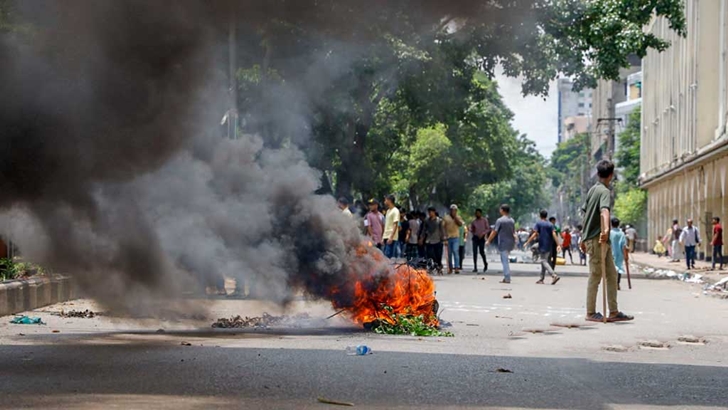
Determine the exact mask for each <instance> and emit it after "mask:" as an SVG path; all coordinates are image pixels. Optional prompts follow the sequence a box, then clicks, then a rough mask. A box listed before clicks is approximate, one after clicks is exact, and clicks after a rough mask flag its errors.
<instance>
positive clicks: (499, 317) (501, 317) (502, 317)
mask: <svg viewBox="0 0 728 410" xmlns="http://www.w3.org/2000/svg"><path fill="white" fill-rule="evenodd" d="M495 318H496V319H513V318H512V317H510V316H498V315H496V316H495Z"/></svg>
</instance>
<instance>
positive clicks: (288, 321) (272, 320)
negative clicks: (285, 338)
mask: <svg viewBox="0 0 728 410" xmlns="http://www.w3.org/2000/svg"><path fill="white" fill-rule="evenodd" d="M310 319H311V317H310V316H309V315H308V314H307V313H301V314H297V315H294V316H273V315H270V314H268V313H263V315H262V316H254V317H248V316H245V317H242V316H240V315H237V316H233V317H231V318H229V319H228V318H220V319H217V320H216V321H215V322H214V323H213V324H212V327H213V328H220V329H231V328H268V327H271V326H296V325H300V324H301V322H302V321H309V320H310Z"/></svg>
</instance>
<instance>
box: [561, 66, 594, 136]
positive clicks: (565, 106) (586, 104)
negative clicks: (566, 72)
mask: <svg viewBox="0 0 728 410" xmlns="http://www.w3.org/2000/svg"><path fill="white" fill-rule="evenodd" d="M573 87H574V83H573V82H572V81H571V79H568V78H559V80H558V91H559V118H558V120H559V135H558V142H559V144H560V143H562V142H565V141H566V140H568V139H569V136H570V134H569V133H567V132H566V129H565V127H564V120H565V119H567V118H569V117H591V110H592V90H590V89H585V90H581V91H574V90H573Z"/></svg>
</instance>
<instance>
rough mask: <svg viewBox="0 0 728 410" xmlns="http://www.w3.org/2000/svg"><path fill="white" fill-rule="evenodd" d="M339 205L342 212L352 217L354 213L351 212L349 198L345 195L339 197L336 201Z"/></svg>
mask: <svg viewBox="0 0 728 410" xmlns="http://www.w3.org/2000/svg"><path fill="white" fill-rule="evenodd" d="M336 202H337V203H338V205H339V209H341V212H342V213H343V214H344V215H346V216H348V217H349V218H351V217H352V216H353V215H352V214H351V211H350V210H349V200H348V199H346V198H344V197H343V196H342V197H341V198H339V200H338V201H336Z"/></svg>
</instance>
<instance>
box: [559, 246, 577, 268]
mask: <svg viewBox="0 0 728 410" xmlns="http://www.w3.org/2000/svg"><path fill="white" fill-rule="evenodd" d="M567 252H568V254H569V259H571V264H572V265H573V264H574V257H573V256H572V255H571V247H570V246H567V247H566V248H562V249H561V253H562V255H561V257H562V258H564V260H566V253H567Z"/></svg>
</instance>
